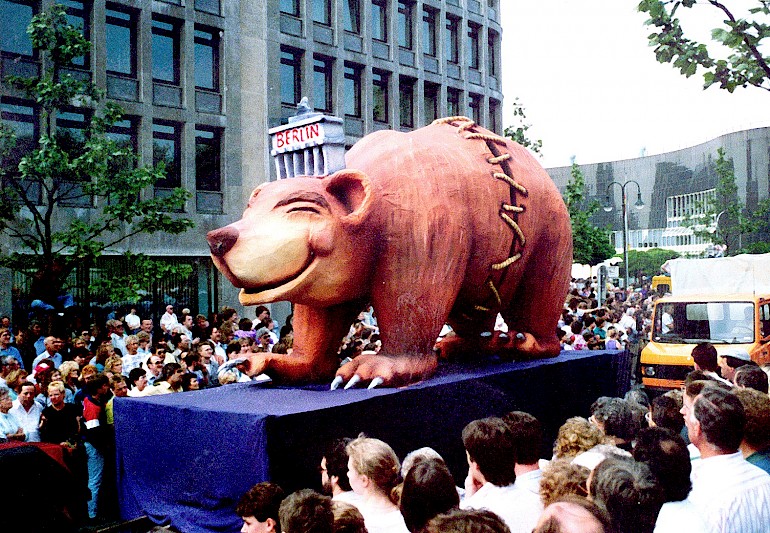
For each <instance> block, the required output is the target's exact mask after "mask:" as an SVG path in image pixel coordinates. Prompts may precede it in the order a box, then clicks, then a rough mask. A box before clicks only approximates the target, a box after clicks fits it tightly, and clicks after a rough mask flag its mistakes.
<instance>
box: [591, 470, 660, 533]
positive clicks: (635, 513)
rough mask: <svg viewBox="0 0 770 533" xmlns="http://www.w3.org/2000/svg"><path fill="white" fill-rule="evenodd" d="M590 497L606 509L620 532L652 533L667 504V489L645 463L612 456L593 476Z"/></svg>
mask: <svg viewBox="0 0 770 533" xmlns="http://www.w3.org/2000/svg"><path fill="white" fill-rule="evenodd" d="M588 494H589V497H590V498H591V500H592V501H594V502H595V503H596V504H597V505H599V507H602V508H604V509H605V510H606V511H607V514H608V515H609V517H610V523H611V524H612V526H613V529H614V530H616V531H625V530H626V528H628V527H629V525H630V524H633V531H634V532H638V533H652V532H653V530H654V529H655V521H656V519H657V517H658V513H659V512H660V508H661V506H662V505H663V489H661V487H660V485H658V482H657V480H656V479H655V476H653V475H652V472H651V471H650V469H649V467H648V466H647V465H646V464H644V463H638V462H636V461H635V460H634V459H633V458H630V457H609V458H607V459H605V460H604V461H602V462H601V463H599V465H598V466H597V467H596V468H595V469H594V471H593V473H592V475H591V481H590V485H589V487H588Z"/></svg>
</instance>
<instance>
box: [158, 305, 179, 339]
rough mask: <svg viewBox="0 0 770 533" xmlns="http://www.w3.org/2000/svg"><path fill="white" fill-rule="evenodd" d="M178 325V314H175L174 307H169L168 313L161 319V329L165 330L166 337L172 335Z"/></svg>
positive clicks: (167, 308) (167, 307)
mask: <svg viewBox="0 0 770 533" xmlns="http://www.w3.org/2000/svg"><path fill="white" fill-rule="evenodd" d="M177 324H179V321H178V320H177V317H176V313H174V306H173V305H167V306H166V312H165V313H163V316H162V317H160V329H161V330H163V333H164V334H165V335H170V334H171V330H172V329H173V328H174V326H176V325H177Z"/></svg>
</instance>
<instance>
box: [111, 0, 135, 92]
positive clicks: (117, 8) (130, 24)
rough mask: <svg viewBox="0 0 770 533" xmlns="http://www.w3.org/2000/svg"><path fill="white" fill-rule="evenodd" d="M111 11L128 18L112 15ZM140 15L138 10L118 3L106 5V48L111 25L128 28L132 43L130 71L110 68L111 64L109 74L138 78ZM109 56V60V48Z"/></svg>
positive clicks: (130, 42) (130, 43)
mask: <svg viewBox="0 0 770 533" xmlns="http://www.w3.org/2000/svg"><path fill="white" fill-rule="evenodd" d="M110 12H114V13H122V14H123V15H127V16H128V20H126V19H123V18H119V17H111V16H110ZM138 20H139V18H138V16H137V12H136V11H135V10H133V9H128V8H126V7H124V6H121V5H118V4H107V7H106V19H105V30H104V38H105V49H107V47H106V43H107V42H108V41H109V39H107V32H108V27H109V26H115V27H118V28H127V29H128V31H129V45H130V51H129V61H130V63H131V69H130V72H121V71H119V70H110V69H109V66H107V74H110V75H113V76H118V77H122V78H130V79H137V78H138V67H137V55H138V54H137V46H138V44H137V35H138V29H139V28H138ZM107 52H108V53H107V58H108V62H109V57H110V54H109V50H107Z"/></svg>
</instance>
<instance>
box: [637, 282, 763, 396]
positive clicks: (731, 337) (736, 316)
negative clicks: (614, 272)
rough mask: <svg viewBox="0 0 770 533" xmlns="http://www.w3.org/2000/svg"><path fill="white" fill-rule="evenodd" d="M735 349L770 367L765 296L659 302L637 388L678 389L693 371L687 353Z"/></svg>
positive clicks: (701, 296) (678, 298) (677, 298)
mask: <svg viewBox="0 0 770 533" xmlns="http://www.w3.org/2000/svg"><path fill="white" fill-rule="evenodd" d="M701 342H710V343H711V344H713V345H714V347H715V348H716V350H717V353H719V354H721V353H724V352H725V351H726V350H728V349H730V348H735V347H740V348H743V349H745V350H746V351H747V352H749V354H750V355H751V358H752V359H753V360H754V361H756V362H757V364H760V365H761V364H765V363H768V362H770V294H763V295H757V294H752V293H745V294H741V293H735V294H719V295H716V294H687V295H686V296H666V297H663V298H659V299H658V300H657V302H656V303H655V310H654V312H653V323H652V331H651V333H650V342H649V344H647V346H646V347H645V348H644V349H643V350H642V353H641V357H640V365H641V375H642V383H643V384H644V386H645V387H646V388H648V389H652V390H653V391H655V390H659V391H665V390H670V389H674V388H680V387H681V386H682V385H683V384H684V378H685V376H686V375H687V373H688V372H690V371H691V370H692V369H693V359H692V357H691V355H690V354H691V352H692V349H693V348H694V347H695V345H696V344H699V343H701Z"/></svg>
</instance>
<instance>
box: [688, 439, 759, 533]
mask: <svg viewBox="0 0 770 533" xmlns="http://www.w3.org/2000/svg"><path fill="white" fill-rule="evenodd" d="M691 478H692V491H691V492H690V495H689V496H688V497H687V499H688V500H689V501H690V502H692V504H693V505H694V506H695V508H696V509H697V511H698V513H699V514H700V515H701V516H702V517H703V520H704V522H706V523H707V524H709V525H711V526H712V527H713V528H714V531H717V532H720V533H766V532H767V531H768V527H770V475H768V474H767V472H765V471H764V470H762V469H761V468H758V467H756V466H754V465H752V464H750V463H748V462H746V460H745V459H744V458H743V456H742V455H741V453H740V452H736V453H732V454H728V455H719V456H716V457H709V458H708V459H703V458H701V460H700V461H697V462H695V463H693V472H692V475H691Z"/></svg>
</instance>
